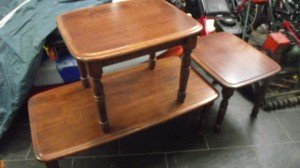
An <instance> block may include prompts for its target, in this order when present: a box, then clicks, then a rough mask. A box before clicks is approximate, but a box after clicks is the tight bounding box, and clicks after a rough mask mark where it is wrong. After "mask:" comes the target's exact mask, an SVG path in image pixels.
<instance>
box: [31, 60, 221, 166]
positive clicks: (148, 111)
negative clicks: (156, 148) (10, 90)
mask: <svg viewBox="0 0 300 168" xmlns="http://www.w3.org/2000/svg"><path fill="white" fill-rule="evenodd" d="M179 71H180V59H179V58H177V57H172V58H166V59H162V60H159V61H157V65H156V68H155V69H154V70H149V69H148V64H142V65H138V66H135V67H133V68H130V69H126V70H122V71H119V72H116V73H111V74H107V75H104V76H103V79H102V81H103V84H104V90H105V95H106V104H107V114H108V120H109V123H110V126H111V129H110V132H109V133H107V134H105V133H103V132H102V130H101V128H100V125H99V116H98V111H97V107H96V104H95V102H94V98H93V91H92V88H87V89H85V88H83V87H82V85H81V83H80V82H76V83H73V84H69V85H66V86H62V87H59V88H56V89H52V90H49V91H47V92H43V93H41V94H38V95H36V96H34V97H32V98H31V99H30V101H29V117H30V127H31V135H32V140H33V146H34V151H35V154H36V157H37V159H38V160H41V161H51V160H55V159H59V158H62V157H65V156H68V155H71V154H74V153H77V152H80V151H83V150H86V149H89V148H92V147H95V146H98V145H101V144H104V143H107V142H110V141H112V140H115V139H118V138H121V137H124V136H127V135H129V134H132V133H135V132H138V131H141V130H143V129H146V128H149V127H152V126H154V125H157V124H160V123H163V122H166V121H168V120H170V119H172V118H175V117H178V116H180V115H183V114H185V113H187V112H189V111H191V110H193V109H196V108H199V107H201V106H203V105H205V104H207V103H208V102H210V101H212V100H214V99H216V98H217V96H218V95H217V92H216V90H214V89H213V88H212V87H211V86H210V85H209V84H208V83H207V82H206V81H205V80H204V79H203V78H202V77H201V76H199V75H198V74H197V73H196V72H194V71H193V70H191V73H190V78H189V82H188V86H187V97H186V100H185V102H184V103H177V101H176V98H177V90H178V85H179Z"/></svg>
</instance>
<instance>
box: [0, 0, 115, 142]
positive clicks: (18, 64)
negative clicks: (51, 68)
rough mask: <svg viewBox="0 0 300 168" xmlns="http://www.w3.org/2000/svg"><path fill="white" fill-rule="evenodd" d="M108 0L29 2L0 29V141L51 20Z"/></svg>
mask: <svg viewBox="0 0 300 168" xmlns="http://www.w3.org/2000/svg"><path fill="white" fill-rule="evenodd" d="M107 2H111V0H85V1H82V0H30V1H29V2H28V3H26V4H25V5H23V6H22V7H21V8H19V9H18V10H17V11H16V13H15V14H14V15H13V17H12V18H11V19H10V20H9V21H8V22H6V24H5V25H4V26H3V27H2V28H0V138H1V137H2V136H3V135H4V133H5V132H6V130H7V129H8V127H9V125H10V123H11V122H12V120H13V119H14V117H15V115H16V113H17V111H18V109H19V108H20V107H21V105H22V104H23V103H24V101H25V100H26V97H27V95H28V92H29V90H30V88H31V85H32V79H33V76H34V73H35V69H36V68H37V67H38V66H39V62H40V59H41V56H40V54H39V53H40V51H41V50H42V47H43V45H44V41H45V38H46V37H47V36H48V35H49V34H50V33H51V32H52V31H53V30H54V29H55V28H56V23H55V18H56V17H57V16H58V15H59V14H61V13H62V12H66V11H69V10H72V9H76V8H80V7H84V6H92V5H100V4H103V3H107Z"/></svg>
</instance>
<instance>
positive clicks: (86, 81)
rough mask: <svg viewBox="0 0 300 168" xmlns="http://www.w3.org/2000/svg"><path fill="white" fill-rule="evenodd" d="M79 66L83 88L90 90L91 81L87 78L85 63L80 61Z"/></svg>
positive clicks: (78, 61)
mask: <svg viewBox="0 0 300 168" xmlns="http://www.w3.org/2000/svg"><path fill="white" fill-rule="evenodd" d="M77 65H78V68H79V73H80V80H81V83H82V85H83V87H85V88H88V87H89V86H90V83H89V79H88V76H87V72H86V67H85V63H84V62H82V61H80V60H77Z"/></svg>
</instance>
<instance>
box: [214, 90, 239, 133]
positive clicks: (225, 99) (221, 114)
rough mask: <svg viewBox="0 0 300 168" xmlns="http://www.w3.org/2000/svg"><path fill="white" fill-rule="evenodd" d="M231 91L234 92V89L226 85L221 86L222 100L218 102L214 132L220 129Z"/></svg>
mask: <svg viewBox="0 0 300 168" xmlns="http://www.w3.org/2000/svg"><path fill="white" fill-rule="evenodd" d="M233 93H234V89H231V88H226V87H223V89H222V97H223V100H222V102H221V104H220V107H219V111H218V116H217V120H216V123H215V126H214V130H215V132H220V130H221V127H222V123H223V120H224V116H225V114H226V110H227V106H228V100H229V98H230V97H231V96H232V95H233Z"/></svg>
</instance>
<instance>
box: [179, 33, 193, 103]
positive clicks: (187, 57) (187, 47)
mask: <svg viewBox="0 0 300 168" xmlns="http://www.w3.org/2000/svg"><path fill="white" fill-rule="evenodd" d="M196 43H197V36H191V37H189V38H187V39H186V42H185V43H184V45H183V57H182V60H181V69H180V81H179V89H178V93H177V100H178V102H183V101H184V100H185V97H186V93H185V90H186V86H187V81H188V79H189V74H190V68H191V53H192V50H193V49H194V48H195V47H196Z"/></svg>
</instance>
